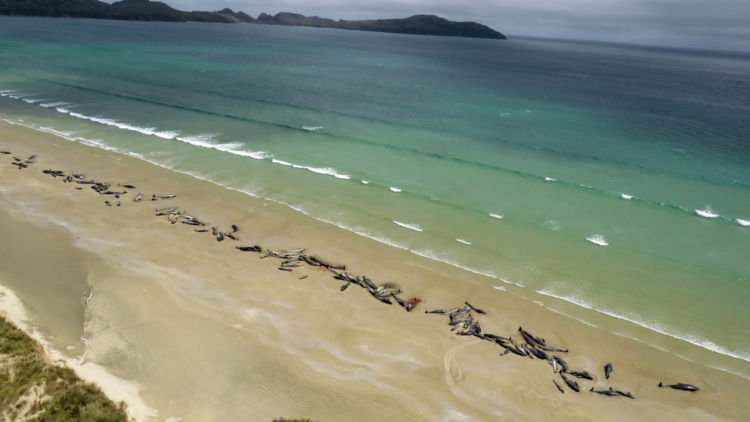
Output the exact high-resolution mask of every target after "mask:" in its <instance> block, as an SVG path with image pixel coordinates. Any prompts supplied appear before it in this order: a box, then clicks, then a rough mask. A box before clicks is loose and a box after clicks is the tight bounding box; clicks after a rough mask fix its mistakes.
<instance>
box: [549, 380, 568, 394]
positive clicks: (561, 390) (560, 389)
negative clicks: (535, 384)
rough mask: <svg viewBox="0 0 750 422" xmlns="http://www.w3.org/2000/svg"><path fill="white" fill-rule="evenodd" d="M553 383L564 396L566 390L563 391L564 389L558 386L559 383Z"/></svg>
mask: <svg viewBox="0 0 750 422" xmlns="http://www.w3.org/2000/svg"><path fill="white" fill-rule="evenodd" d="M552 382H554V383H555V387H557V391H559V392H561V393H562V394H565V390H563V388H562V387H560V384H558V383H557V381H555V380H552Z"/></svg>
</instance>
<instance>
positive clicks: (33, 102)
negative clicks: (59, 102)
mask: <svg viewBox="0 0 750 422" xmlns="http://www.w3.org/2000/svg"><path fill="white" fill-rule="evenodd" d="M42 101H44V99H42V98H23V102H25V103H27V104H36V103H39V102H42Z"/></svg>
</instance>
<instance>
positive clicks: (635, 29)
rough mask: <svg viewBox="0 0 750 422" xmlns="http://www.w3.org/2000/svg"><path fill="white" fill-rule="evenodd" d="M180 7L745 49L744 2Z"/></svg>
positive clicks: (172, 0)
mask: <svg viewBox="0 0 750 422" xmlns="http://www.w3.org/2000/svg"><path fill="white" fill-rule="evenodd" d="M162 1H164V2H166V3H167V4H169V5H171V6H173V7H175V8H177V9H181V10H218V9H222V8H224V7H230V8H232V9H234V10H242V11H244V12H246V13H248V14H250V15H252V16H256V17H257V15H258V14H259V13H261V12H267V13H270V14H275V13H277V12H280V11H287V12H297V13H302V14H305V15H318V16H323V17H327V18H333V19H373V18H398V17H407V16H410V15H413V14H417V13H427V14H436V15H440V16H442V17H444V18H447V19H451V20H469V21H476V22H480V23H483V24H485V25H488V26H490V27H492V28H494V29H495V30H498V31H500V32H502V33H504V34H505V35H508V36H510V37H513V36H531V37H542V38H562V39H577V40H594V41H604V42H621V43H632V44H646V45H661V46H676V47H694V48H708V49H720V50H743V51H750V0H315V1H310V0H274V1H267V0H162Z"/></svg>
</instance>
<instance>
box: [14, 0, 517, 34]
mask: <svg viewBox="0 0 750 422" xmlns="http://www.w3.org/2000/svg"><path fill="white" fill-rule="evenodd" d="M0 15H11V16H55V17H75V18H94V19H118V20H138V21H168V22H187V21H194V22H219V23H257V24H265V25H284V26H311V27H316V28H336V29H350V30H355V31H375V32H392V33H397V34H417V35H439V36H446V37H468V38H490V39H505V35H503V34H501V33H499V32H497V31H495V30H494V29H492V28H490V27H487V26H485V25H481V24H478V23H476V22H452V21H449V20H447V19H443V18H441V17H438V16H433V15H414V16H411V17H408V18H405V19H376V20H361V21H347V20H338V21H337V20H333V19H326V18H320V17H317V16H304V15H300V14H296V13H288V12H281V13H277V14H276V15H269V14H266V13H261V14H260V16H258V19H257V20H256V19H254V18H253V17H252V16H250V15H248V14H246V13H243V12H235V11H233V10H232V9H222V10H219V11H218V12H183V11H180V10H177V9H173V8H171V7H169V6H168V5H166V4H165V3H162V2H159V1H149V0H121V1H118V2H114V3H112V4H109V3H104V2H102V1H99V0H0Z"/></svg>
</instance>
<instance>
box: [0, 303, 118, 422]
mask: <svg viewBox="0 0 750 422" xmlns="http://www.w3.org/2000/svg"><path fill="white" fill-rule="evenodd" d="M0 418H2V419H4V420H31V421H72V420H75V421H127V420H128V418H127V414H126V412H125V405H124V404H123V403H120V404H115V403H114V402H112V401H111V400H110V399H108V398H107V397H106V396H105V395H104V393H102V391H101V390H100V389H99V388H98V387H96V386H95V385H93V384H90V383H87V382H84V381H82V380H81V379H80V378H78V376H76V374H75V373H74V372H73V370H71V369H70V368H66V367H62V366H59V365H56V364H54V363H52V362H50V361H49V360H48V359H47V357H46V355H45V354H44V351H43V349H42V347H41V346H40V345H39V344H38V343H36V342H35V341H34V340H33V339H32V338H31V337H29V336H28V335H27V334H26V333H24V332H23V331H21V330H20V329H18V328H16V327H15V326H14V325H12V324H11V323H10V322H8V321H6V320H5V319H3V318H2V317H0Z"/></svg>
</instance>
